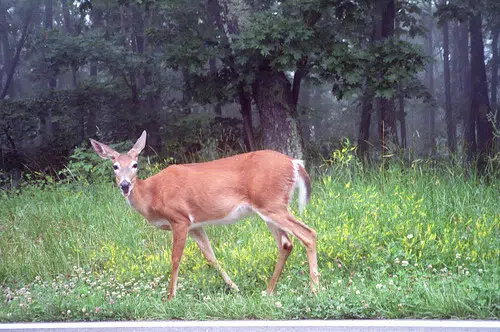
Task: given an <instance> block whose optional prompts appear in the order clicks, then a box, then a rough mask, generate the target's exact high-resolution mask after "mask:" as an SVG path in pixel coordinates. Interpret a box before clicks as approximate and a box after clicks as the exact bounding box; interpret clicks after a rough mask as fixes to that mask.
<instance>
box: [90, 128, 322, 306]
mask: <svg viewBox="0 0 500 332" xmlns="http://www.w3.org/2000/svg"><path fill="white" fill-rule="evenodd" d="M146 135H147V134H146V131H143V133H142V135H141V136H140V137H139V139H138V140H137V142H136V143H135V144H134V146H133V147H132V149H130V151H128V152H127V153H125V154H121V153H118V152H116V151H115V150H113V149H112V148H110V147H109V146H107V145H105V144H103V143H100V142H98V141H96V140H94V139H90V142H91V144H92V147H93V148H94V150H95V152H96V153H97V154H98V155H99V156H100V157H102V158H104V159H109V160H111V161H112V162H113V170H114V174H115V176H116V183H117V184H118V187H119V188H120V191H121V194H122V195H123V196H124V197H125V199H126V201H127V202H128V204H130V205H131V206H132V207H133V208H134V209H135V210H137V212H139V213H140V214H141V215H142V216H143V217H144V218H145V219H147V220H148V221H149V222H150V223H151V224H153V225H154V226H156V227H157V228H159V229H162V230H166V231H171V232H172V248H171V250H172V252H171V268H172V271H171V276H170V283H169V295H168V300H171V299H173V298H174V297H175V296H176V289H177V279H178V274H179V266H180V262H181V258H182V254H183V251H184V247H185V245H186V240H187V237H188V235H189V236H190V237H191V238H192V239H193V240H194V241H195V242H196V243H197V244H198V247H199V248H200V250H201V252H202V254H203V256H204V257H205V259H206V260H207V262H208V264H209V265H210V266H212V267H214V268H216V269H217V270H218V272H219V273H220V275H221V276H222V278H223V279H224V282H225V283H226V284H227V285H228V286H229V287H230V288H231V289H233V290H234V291H238V290H239V289H238V286H237V285H236V284H235V283H234V282H233V281H232V280H231V278H230V277H229V276H228V275H227V273H226V272H225V271H224V269H223V268H222V267H221V265H220V263H219V262H218V261H217V258H216V257H215V254H214V251H213V249H212V246H211V244H210V241H209V239H208V236H207V234H206V232H205V230H204V228H205V227H206V226H209V225H224V224H232V223H234V222H236V221H238V220H241V219H243V218H245V217H247V216H250V215H252V214H253V215H255V214H257V215H258V216H260V218H262V219H263V220H264V221H265V223H266V224H267V226H268V228H269V230H270V231H271V233H272V235H273V236H274V239H275V242H276V244H277V246H278V261H277V263H276V265H275V268H274V272H273V274H272V277H271V279H270V281H269V284H268V286H267V293H268V294H269V295H271V294H273V292H274V289H275V287H276V284H277V282H278V279H279V277H280V275H281V273H282V271H283V268H284V266H285V263H286V260H287V258H288V256H289V255H290V253H291V251H292V248H293V244H292V239H291V237H290V235H293V236H294V237H296V238H297V239H298V240H299V241H300V242H301V243H302V244H303V245H304V247H305V248H306V252H307V259H308V263H309V279H310V289H311V291H312V292H313V293H316V292H317V288H318V286H319V272H318V265H317V255H316V231H315V230H314V229H312V228H310V227H309V226H307V225H306V224H304V223H303V222H301V221H299V220H297V219H296V218H295V217H294V215H293V214H292V213H291V211H290V203H291V200H292V197H293V195H294V192H295V191H296V189H298V195H297V196H298V197H297V200H298V207H299V211H300V212H301V213H302V211H303V210H304V208H305V206H306V204H307V202H308V201H309V199H310V195H311V180H310V177H309V175H308V173H307V172H306V170H305V168H304V162H303V161H302V160H298V159H293V158H291V157H289V156H286V155H284V154H282V153H279V152H276V151H272V150H259V151H254V152H247V153H243V154H238V155H235V156H232V157H226V158H222V159H218V160H214V161H209V162H202V163H192V164H174V165H170V166H168V167H166V168H165V169H163V170H162V171H160V172H159V173H157V174H155V175H153V176H151V177H148V178H146V179H144V180H141V179H139V178H138V177H137V169H138V167H139V166H138V159H139V154H140V153H141V151H142V150H143V149H144V148H145V146H146Z"/></svg>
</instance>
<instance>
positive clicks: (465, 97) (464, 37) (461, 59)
mask: <svg viewBox="0 0 500 332" xmlns="http://www.w3.org/2000/svg"><path fill="white" fill-rule="evenodd" d="M457 32H458V35H457V36H456V37H457V38H458V40H457V41H456V43H457V45H458V46H457V51H458V52H457V63H458V70H459V73H458V75H457V78H458V80H457V85H458V90H459V91H458V105H459V106H460V109H459V112H458V113H459V119H461V120H462V121H463V123H464V127H465V128H467V126H466V125H465V124H466V123H467V121H468V114H469V110H470V98H471V79H470V61H469V28H468V24H467V22H463V23H460V26H459V27H458V29H457Z"/></svg>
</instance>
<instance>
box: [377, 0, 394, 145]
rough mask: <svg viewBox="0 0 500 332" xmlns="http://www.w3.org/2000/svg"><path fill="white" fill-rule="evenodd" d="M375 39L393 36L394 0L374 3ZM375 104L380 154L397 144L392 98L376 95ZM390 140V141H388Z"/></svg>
mask: <svg viewBox="0 0 500 332" xmlns="http://www.w3.org/2000/svg"><path fill="white" fill-rule="evenodd" d="M375 10H376V23H375V34H374V35H375V38H374V39H375V41H380V40H384V39H389V38H392V37H393V36H394V24H395V19H396V3H395V1H394V0H383V1H378V2H377V5H376V9H375ZM376 105H377V109H378V114H379V135H380V142H381V151H382V154H384V153H385V152H387V151H388V150H389V149H390V144H394V145H396V146H399V142H398V135H397V128H396V115H395V113H396V112H395V107H394V100H393V99H392V98H391V99H387V98H383V97H378V98H376ZM389 142H390V143H389Z"/></svg>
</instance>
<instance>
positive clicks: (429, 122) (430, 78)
mask: <svg viewBox="0 0 500 332" xmlns="http://www.w3.org/2000/svg"><path fill="white" fill-rule="evenodd" d="M427 11H428V12H427V17H428V20H427V22H428V23H427V29H428V32H427V40H426V41H427V42H426V44H425V48H426V52H425V53H426V55H427V56H428V57H430V58H431V59H430V61H429V63H428V64H427V65H426V68H425V72H426V80H427V89H428V90H429V93H430V94H431V95H432V96H433V97H434V96H435V91H434V36H433V33H432V32H433V28H434V18H433V14H432V1H430V0H429V1H428V8H427ZM424 119H425V125H426V126H427V128H426V129H427V132H428V135H427V138H428V139H427V142H426V150H427V152H428V153H429V154H430V155H431V156H434V155H435V154H436V151H437V147H436V106H435V103H431V104H429V105H428V109H427V112H426V113H425V116H424Z"/></svg>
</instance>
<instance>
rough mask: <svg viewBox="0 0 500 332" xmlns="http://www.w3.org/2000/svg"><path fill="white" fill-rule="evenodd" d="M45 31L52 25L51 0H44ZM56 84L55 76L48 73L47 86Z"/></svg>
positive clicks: (50, 28) (54, 86) (50, 86)
mask: <svg viewBox="0 0 500 332" xmlns="http://www.w3.org/2000/svg"><path fill="white" fill-rule="evenodd" d="M44 27H45V32H46V33H48V32H49V30H52V29H53V27H54V13H53V8H52V0H45V19H44ZM56 85H57V80H56V77H55V75H54V74H53V73H50V77H49V88H51V89H55V88H56Z"/></svg>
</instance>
